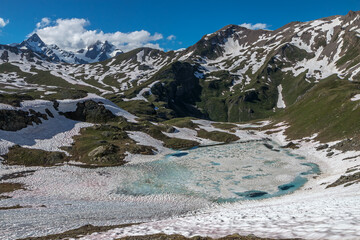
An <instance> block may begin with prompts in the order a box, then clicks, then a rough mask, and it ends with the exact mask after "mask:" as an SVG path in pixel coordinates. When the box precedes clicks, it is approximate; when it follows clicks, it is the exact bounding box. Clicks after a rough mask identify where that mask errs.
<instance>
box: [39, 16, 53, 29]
mask: <svg viewBox="0 0 360 240" xmlns="http://www.w3.org/2000/svg"><path fill="white" fill-rule="evenodd" d="M50 23H51V20H50V19H49V18H46V17H45V18H42V19H41V22H38V23H37V24H36V28H44V27H46V26H49V25H50Z"/></svg>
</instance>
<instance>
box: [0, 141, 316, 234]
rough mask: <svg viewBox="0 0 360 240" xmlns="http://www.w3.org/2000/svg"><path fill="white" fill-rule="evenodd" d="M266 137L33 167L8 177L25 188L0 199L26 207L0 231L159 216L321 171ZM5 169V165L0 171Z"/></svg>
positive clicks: (288, 185)
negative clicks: (122, 159) (101, 162)
mask: <svg viewBox="0 0 360 240" xmlns="http://www.w3.org/2000/svg"><path fill="white" fill-rule="evenodd" d="M271 144H273V145H274V148H273V149H269V148H268V147H265V146H264V142H261V141H259V142H248V143H235V144H228V145H218V146H211V147H201V148H197V149H193V150H189V151H180V152H176V153H174V154H170V155H167V156H165V157H162V158H160V159H159V160H156V161H152V162H146V163H137V164H128V165H125V166H122V167H112V168H97V169H84V168H79V167H75V166H67V165H65V166H59V167H52V168H38V169H37V170H36V172H35V173H34V174H33V175H31V176H26V177H25V178H18V179H14V180H13V181H21V182H23V183H25V184H26V185H27V188H28V189H29V190H28V191H17V192H15V193H13V194H12V196H13V198H10V199H3V200H1V201H0V206H14V205H16V204H19V205H21V206H26V208H22V209H14V210H2V211H0V232H1V233H2V234H3V236H4V237H5V239H16V238H21V237H26V236H41V235H46V234H50V233H56V232H61V231H65V230H69V229H72V228H76V227H80V226H82V225H85V224H93V225H109V224H121V223H129V222H144V221H150V220H155V219H164V218H168V217H170V216H175V215H180V214H184V213H186V212H189V211H195V210H198V209H201V208H207V207H209V206H211V205H212V204H216V203H222V202H233V201H241V200H244V199H259V198H269V197H272V196H278V195H281V194H286V193H289V192H291V191H294V190H296V189H297V188H299V187H300V186H302V185H303V184H304V183H305V182H306V177H307V175H309V174H316V173H317V172H318V169H317V165H315V164H312V163H311V161H310V160H309V159H306V158H304V157H302V156H298V155H294V154H292V153H291V152H289V151H287V150H284V149H280V148H279V147H278V146H276V145H275V144H274V143H271ZM0 168H1V166H0ZM10 170H11V171H14V169H12V168H10ZM10 170H9V169H6V168H5V167H2V169H0V175H1V174H5V173H9V171H10ZM15 170H16V169H15Z"/></svg>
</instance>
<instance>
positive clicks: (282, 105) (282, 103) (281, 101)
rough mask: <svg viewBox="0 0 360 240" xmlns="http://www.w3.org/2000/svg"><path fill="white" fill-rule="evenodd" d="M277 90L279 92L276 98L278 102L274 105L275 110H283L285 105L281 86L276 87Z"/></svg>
mask: <svg viewBox="0 0 360 240" xmlns="http://www.w3.org/2000/svg"><path fill="white" fill-rule="evenodd" d="M277 89H278V92H279V96H278V101H277V104H276V107H277V108H285V107H286V105H285V102H284V99H283V96H282V90H283V88H282V86H281V84H280V85H279V86H278V87H277Z"/></svg>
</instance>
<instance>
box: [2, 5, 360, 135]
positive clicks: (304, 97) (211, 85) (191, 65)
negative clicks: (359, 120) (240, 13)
mask: <svg viewBox="0 0 360 240" xmlns="http://www.w3.org/2000/svg"><path fill="white" fill-rule="evenodd" d="M112 56H114V57H112ZM94 62H99V64H86V63H94ZM1 63H6V64H1ZM64 63H66V64H64ZM69 63H71V64H69ZM73 63H75V64H73ZM1 66H2V69H3V71H5V70H6V71H5V72H6V73H7V74H8V73H9V72H13V73H14V74H13V75H14V76H18V77H22V78H23V81H21V83H22V84H23V86H26V87H28V89H30V88H34V86H38V88H37V89H36V94H37V95H39V96H42V98H47V95H44V93H43V91H45V92H47V91H49V92H52V91H55V90H56V89H55V90H54V88H53V87H57V88H59V89H62V88H64V87H65V86H66V88H74V89H82V90H84V89H85V90H86V91H87V92H90V93H95V94H100V95H103V96H105V97H108V98H109V99H110V98H112V97H114V96H116V99H117V100H116V101H117V103H118V104H120V105H121V107H124V108H126V107H128V109H127V110H129V111H131V112H132V113H133V114H135V115H146V116H147V118H148V119H171V118H173V117H186V116H192V117H200V118H207V119H211V120H215V121H230V122H240V121H248V120H254V119H264V118H268V117H271V116H278V114H279V113H282V112H284V111H285V112H287V113H288V115H287V116H290V115H291V114H292V113H294V114H295V112H296V111H295V110H293V111H291V110H292V109H294V108H295V106H296V110H298V111H300V109H302V110H301V111H302V112H301V114H300V113H298V114H297V115H296V116H303V118H302V120H303V121H305V120H306V121H307V122H306V121H305V122H304V126H305V125H307V124H310V123H311V122H312V123H314V122H313V118H311V119H307V118H305V117H304V116H311V115H314V114H317V113H319V111H317V110H314V109H313V108H312V107H310V106H313V105H319V106H320V105H321V104H323V106H329V104H330V102H329V101H330V100H332V99H333V98H328V97H327V98H325V97H324V96H325V95H326V94H328V92H326V93H321V91H324V89H327V88H329V89H328V90H329V92H333V91H334V89H335V88H332V89H331V87H334V86H333V85H336V84H338V83H339V82H341V84H340V85H339V86H338V87H339V89H338V90H339V92H337V93H336V94H345V93H346V94H347V95H346V96H342V98H341V99H343V100H341V101H340V100H339V101H336V102H334V103H332V104H335V105H334V106H333V107H332V108H331V109H327V108H325V107H323V108H322V110H324V109H327V112H328V113H327V114H325V113H324V114H322V115H321V116H319V118H318V119H320V118H322V117H323V116H325V115H326V116H327V115H328V114H330V113H331V114H333V115H334V116H335V115H336V111H342V110H343V109H344V106H345V105H348V104H350V105H351V104H352V101H350V100H349V99H351V98H352V97H353V95H355V93H356V92H357V91H356V89H358V86H357V85H356V83H357V82H359V81H360V12H353V11H350V12H349V13H348V14H347V15H344V16H340V15H339V16H332V17H326V18H321V19H318V20H314V21H309V22H291V23H289V24H287V25H285V26H283V27H281V28H279V29H276V30H273V31H270V30H250V29H247V28H244V27H241V26H238V25H228V26H225V27H224V28H222V29H220V30H218V31H216V32H214V33H211V34H207V35H205V36H203V37H202V38H201V39H200V40H199V41H198V42H197V43H196V44H194V45H193V46H190V47H188V48H187V49H183V50H178V51H168V52H164V51H161V50H158V49H151V48H138V49H135V50H132V51H129V52H126V53H122V52H121V50H119V49H116V48H115V47H114V46H113V45H111V44H109V43H108V42H105V43H101V42H97V43H95V44H94V45H92V46H89V47H87V48H86V49H83V50H80V51H77V52H75V53H73V52H67V51H64V50H61V49H59V48H58V47H57V46H55V45H47V44H45V43H44V42H43V41H41V39H40V38H39V36H37V35H36V34H34V35H33V36H31V37H30V38H29V39H27V40H26V41H24V42H22V43H21V44H18V45H15V46H8V45H0V67H1ZM5 66H6V67H5ZM14 66H16V67H14ZM16 69H17V70H16ZM25 73H26V74H29V73H30V74H32V75H29V76H28V75H26V76H27V77H24V76H25ZM44 76H47V77H46V78H45V77H44ZM8 77H9V76H8ZM14 78H15V77H14ZM325 83H327V84H325ZM19 84H20V82H19V81H15V80H14V81H10V80H9V81H5V82H4V81H3V82H2V86H3V89H5V88H9V89H12V91H19V92H21V91H24V89H25V88H24V87H20V85H19ZM320 86H321V88H320ZM340 86H341V87H340ZM340 88H342V90H341V89H340ZM345 89H346V90H345ZM349 89H350V90H349ZM359 93H360V92H359ZM32 94H34V93H32ZM336 94H335V95H334V98H335V96H338V95H336ZM315 96H316V97H315ZM339 96H340V95H339ZM317 97H324V98H323V99H318V98H317ZM339 98H340V97H339ZM314 99H316V100H314ZM345 100H346V102H345V103H344V101H345ZM311 101H314V103H312V102H311ZM129 102H132V103H134V104H135V103H136V104H140V105H141V106H140V105H139V106H138V107H139V108H136V107H135V105H132V104H130V103H129ZM341 103H344V105H341ZM350 105H349V106H350ZM305 106H306V108H305ZM349 109H355V110H354V111H357V109H358V108H355V107H351V108H350V107H349ZM359 109H360V108H359ZM335 110H336V111H335ZM299 114H300V115H299ZM294 116H295V115H294ZM341 116H345V115H341ZM339 119H340V117H339ZM339 119H338V120H339ZM341 119H342V120H343V121H345V122H346V121H348V120H349V118H346V119H345V118H344V119H343V118H341ZM292 120H294V121H295V120H296V121H299V120H300V118H299V117H294V118H292ZM325 120H326V121H327V120H328V119H324V122H326V121H325ZM338 120H336V121H338ZM289 121H290V120H289ZM336 121H335V120H334V121H333V123H334V122H336ZM314 124H315V123H314ZM329 124H330V123H329ZM349 124H350V123H349ZM350 125H351V124H350ZM314 131H315V130H314Z"/></svg>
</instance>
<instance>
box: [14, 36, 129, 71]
mask: <svg viewBox="0 0 360 240" xmlns="http://www.w3.org/2000/svg"><path fill="white" fill-rule="evenodd" d="M12 46H14V47H18V48H19V49H21V50H30V51H32V52H34V53H38V54H41V55H43V56H46V57H47V58H48V60H50V61H51V62H53V63H60V62H64V63H70V64H86V63H94V62H100V61H104V60H107V59H109V58H111V57H115V56H117V55H119V54H121V53H122V51H121V50H120V49H117V48H116V47H115V46H114V45H113V44H111V43H109V42H108V41H105V42H101V41H97V42H96V43H94V44H92V45H90V46H88V47H87V48H85V49H80V50H78V51H76V52H71V51H66V50H63V49H61V48H59V47H58V46H57V45H55V44H51V45H48V44H45V43H44V42H43V41H42V40H41V38H40V37H39V35H37V34H36V33H34V34H32V35H31V36H30V37H29V38H28V39H26V40H25V41H23V42H22V43H20V44H12Z"/></svg>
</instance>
